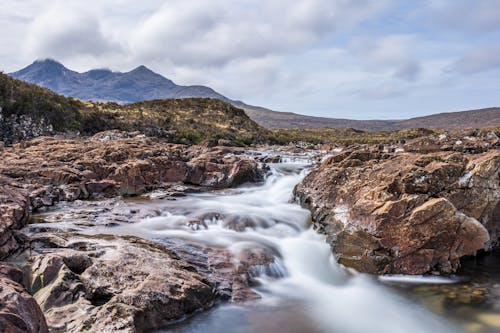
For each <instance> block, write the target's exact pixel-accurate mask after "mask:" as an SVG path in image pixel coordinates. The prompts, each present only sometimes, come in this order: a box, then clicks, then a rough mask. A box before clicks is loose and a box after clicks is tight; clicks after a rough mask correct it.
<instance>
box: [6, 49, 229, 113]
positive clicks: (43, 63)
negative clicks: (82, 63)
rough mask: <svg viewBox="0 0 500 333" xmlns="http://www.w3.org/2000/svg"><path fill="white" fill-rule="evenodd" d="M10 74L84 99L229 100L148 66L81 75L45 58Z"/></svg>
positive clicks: (63, 93) (129, 101) (132, 100)
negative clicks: (172, 79)
mask: <svg viewBox="0 0 500 333" xmlns="http://www.w3.org/2000/svg"><path fill="white" fill-rule="evenodd" d="M10 75H11V76H12V77H14V78H16V79H19V80H23V81H26V82H29V83H34V84H37V85H40V86H42V87H45V88H48V89H50V90H53V91H55V92H57V93H59V94H62V95H65V96H71V97H76V98H80V99H83V100H94V101H113V102H120V103H133V102H139V101H144V100H153V99H166V98H186V97H207V98H217V99H220V100H223V101H228V99H227V98H226V97H224V96H222V95H221V94H218V93H217V92H215V91H214V90H212V89H211V88H208V87H204V86H179V85H176V84H175V83H173V82H172V81H171V80H169V79H166V78H165V77H163V76H161V75H159V74H157V73H155V72H153V71H151V70H150V69H148V68H147V67H145V66H139V67H137V68H135V69H133V70H131V71H130V72H126V73H120V72H112V71H110V70H108V69H94V70H90V71H88V72H85V73H78V72H75V71H72V70H70V69H68V68H66V67H65V66H64V65H62V64H61V63H59V62H57V61H55V60H52V59H46V60H37V61H35V62H34V63H32V64H31V65H29V66H28V67H26V68H24V69H22V70H20V71H17V72H15V73H11V74H10Z"/></svg>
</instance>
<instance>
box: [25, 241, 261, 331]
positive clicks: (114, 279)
mask: <svg viewBox="0 0 500 333" xmlns="http://www.w3.org/2000/svg"><path fill="white" fill-rule="evenodd" d="M32 244H33V249H32V251H33V252H35V253H39V255H35V256H34V257H32V258H31V259H30V260H29V261H30V265H29V271H30V279H29V283H28V285H29V289H30V291H31V292H32V293H34V294H35V298H36V300H37V301H38V302H39V304H40V306H41V308H42V310H43V311H44V313H45V316H46V319H47V323H48V326H49V328H50V330H51V332H111V331H112V332H114V331H123V332H145V331H149V330H152V329H156V328H160V327H162V326H164V325H166V324H168V323H170V322H171V321H174V320H178V319H181V318H184V317H185V316H187V315H190V314H192V313H194V312H197V311H200V310H204V309H207V308H209V307H211V306H212V305H213V304H215V302H216V301H218V300H233V301H245V300H249V299H255V298H258V297H259V296H258V295H257V294H256V293H255V292H253V291H252V290H251V289H250V286H252V285H253V284H254V283H253V280H252V277H251V274H250V272H251V270H252V265H256V264H258V263H263V262H264V260H267V259H268V258H267V257H266V256H265V255H264V254H262V253H261V254H259V252H256V253H257V254H253V255H251V254H247V255H246V256H243V257H242V258H241V260H236V258H233V256H232V254H231V253H229V252H228V251H227V250H225V249H219V248H212V247H208V246H207V245H204V244H198V243H194V242H189V241H185V240H176V239H172V238H170V239H168V240H166V241H165V242H164V244H158V243H153V242H149V241H146V240H143V239H140V238H136V237H129V236H127V237H118V236H111V235H97V236H86V235H78V234H66V233H59V234H51V233H45V234H43V233H39V234H36V235H34V236H33V239H32ZM253 252H255V250H254V251H253ZM253 252H252V253H253ZM237 262H239V264H236V263H237Z"/></svg>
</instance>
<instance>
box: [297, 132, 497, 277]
mask: <svg viewBox="0 0 500 333" xmlns="http://www.w3.org/2000/svg"><path fill="white" fill-rule="evenodd" d="M431 142H435V141H431ZM499 169H500V152H499V151H498V150H495V149H492V150H490V151H488V152H487V153H482V154H479V155H471V154H463V153H457V152H436V153H428V154H425V155H424V154H416V153H393V154H389V153H381V152H376V151H375V150H371V149H369V148H363V147H358V148H354V149H350V150H346V151H344V152H342V153H339V154H336V155H334V156H332V157H330V158H329V159H327V160H326V161H325V162H324V163H322V164H321V165H320V166H319V167H317V168H316V169H315V170H313V171H312V172H311V173H310V174H309V175H308V176H307V177H306V178H305V179H304V180H303V181H302V183H300V184H299V185H298V186H297V187H296V189H295V192H296V194H297V196H298V197H299V198H300V201H301V202H302V204H303V205H305V206H307V207H308V208H310V209H311V211H312V213H313V220H314V225H315V226H316V227H317V228H318V229H319V230H321V231H323V232H325V233H326V234H327V240H328V242H329V243H330V245H331V247H332V251H333V252H334V254H335V255H336V257H337V259H338V261H339V262H340V263H342V264H345V265H346V266H350V267H354V268H356V269H357V270H359V271H363V272H369V273H376V274H385V273H392V274H395V273H403V274H424V273H429V272H440V273H452V272H455V271H456V270H457V268H458V267H459V265H460V261H459V259H460V257H463V256H466V255H471V254H474V253H475V251H477V250H480V249H488V248H489V247H491V246H492V245H495V244H498V241H499V239H498V235H499V233H498V231H499V228H500V221H499V220H498V210H499V208H498V205H499V202H500V190H499V183H500V182H499ZM490 236H491V239H490Z"/></svg>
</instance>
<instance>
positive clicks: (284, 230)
mask: <svg viewBox="0 0 500 333" xmlns="http://www.w3.org/2000/svg"><path fill="white" fill-rule="evenodd" d="M307 164H308V161H300V160H298V161H297V160H295V161H292V160H289V161H288V163H277V164H271V174H270V175H269V176H268V178H267V180H266V182H265V183H264V184H261V185H259V186H250V187H244V188H238V189H232V190H225V191H215V192H210V193H204V194H190V195H188V196H186V197H181V198H177V199H176V200H159V199H156V200H148V201H144V202H134V203H133V205H135V206H134V207H141V205H147V206H149V207H152V206H153V207H155V209H156V210H158V213H159V214H158V216H155V217H149V218H141V219H139V220H138V221H137V222H136V223H128V224H123V225H121V224H120V225H118V226H113V227H93V228H92V230H91V232H92V233H113V234H129V235H136V236H140V237H145V238H148V239H153V240H157V241H160V242H161V241H162V240H164V239H168V238H170V237H176V238H183V239H188V240H196V241H202V242H206V243H209V244H211V245H213V246H218V247H224V248H227V249H229V250H230V251H232V252H233V253H235V254H238V252H239V251H241V250H242V249H244V248H253V247H262V248H266V249H270V250H271V251H272V253H274V262H273V263H272V264H270V265H265V266H257V267H255V268H254V273H255V275H256V276H257V279H258V280H259V281H260V284H259V286H258V287H256V288H255V290H256V292H258V293H259V294H260V296H261V299H260V300H258V301H252V302H251V303H248V304H241V305H233V304H225V305H219V306H217V307H215V308H213V309H212V310H210V311H207V312H205V313H201V314H197V315H196V316H194V317H192V318H190V319H187V320H185V321H182V322H180V323H176V324H173V325H171V326H169V327H166V328H165V329H163V330H161V331H160V332H176V333H188V332H189V333H198V332H200V333H201V332H203V333H216V332H229V333H240V332H241V333H253V332H255V333H256V332H259V333H271V332H283V333H292V332H313V333H316V332H317V333H320V332H338V333H350V332H352V333H357V332H359V333H367V332H374V333H378V332H386V333H391V332H394V333H399V332H411V333H419V332H422V333H424V332H453V333H457V332H463V331H464V330H463V327H464V325H463V324H464V323H463V322H460V320H459V319H457V318H458V317H460V316H455V315H454V314H452V315H443V314H439V313H438V312H437V311H434V312H433V311H432V310H433V309H432V306H429V303H428V302H427V300H429V299H430V298H429V297H428V295H429V290H433V289H432V288H436V287H437V288H438V289H437V293H438V294H439V288H441V287H442V286H446V285H448V284H449V283H455V282H460V280H459V279H448V278H434V279H432V278H430V279H424V278H417V280H416V281H415V279H413V281H409V280H408V278H407V277H389V278H385V279H382V280H381V279H378V278H376V277H373V276H369V275H366V274H359V273H356V272H353V271H351V270H349V269H346V268H344V267H342V266H340V265H338V264H337V263H336V262H335V261H334V259H333V256H332V254H331V251H330V248H329V246H328V245H327V243H326V242H325V240H324V237H323V236H321V235H319V234H317V233H315V232H314V231H313V230H312V229H311V227H310V214H309V212H308V211H307V210H305V209H303V208H301V207H300V206H299V205H297V204H296V203H294V202H293V200H292V199H293V198H292V191H293V187H294V186H295V185H296V184H297V183H298V182H299V181H300V180H301V179H302V177H304V175H305V174H306V172H307ZM130 205H132V204H130ZM69 207H71V206H69ZM195 218H196V219H197V220H200V219H202V220H203V224H201V225H200V224H195V225H193V224H191V223H190V221H192V220H193V219H195ZM62 223H66V222H62ZM245 226H246V227H245ZM74 227H75V228H76V229H77V230H78V227H76V226H74ZM84 229H85V228H84ZM234 229H236V230H237V231H235V230H234ZM79 231H83V230H81V227H80V230H79ZM87 231H88V230H87ZM417 287H419V288H423V289H421V290H420V293H419V291H418V290H415V288H417ZM420 295H424V296H422V297H420ZM426 295H427V296H426ZM431 296H432V293H431ZM431 298H432V297H431ZM426 304H427V305H426ZM465 326H466V325H465ZM471 331H473V330H472V329H471ZM484 332H486V331H484ZM488 332H489V331H488ZM491 332H493V331H491Z"/></svg>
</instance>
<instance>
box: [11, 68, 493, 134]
mask: <svg viewBox="0 0 500 333" xmlns="http://www.w3.org/2000/svg"><path fill="white" fill-rule="evenodd" d="M10 75H11V76H12V77H14V78H17V79H20V80H23V81H26V82H30V83H34V84H37V85H40V86H43V87H45V88H48V89H51V90H53V91H55V92H57V93H59V94H62V95H65V96H72V97H76V98H80V99H82V100H93V101H114V102H120V103H134V102H138V101H145V100H154V99H166V98H175V99H180V98H188V97H202V98H215V99H219V100H222V101H224V102H228V103H231V104H233V105H234V106H236V107H238V108H241V109H243V110H245V112H246V113H247V114H248V116H249V117H250V118H251V119H252V120H254V121H255V122H256V123H258V124H260V125H261V126H264V127H266V128H268V129H276V128H315V127H321V128H325V127H331V128H354V129H358V130H364V131H392V130H400V129H409V128H418V127H422V128H436V127H437V128H450V129H451V128H474V127H478V128H479V127H496V126H500V108H489V109H481V110H471V111H462V112H451V113H441V114H436V115H431V116H425V117H418V118H412V119H404V120H350V119H336V118H325V117H313V116H306V115H301V114H296V113H291V112H277V111H272V110H269V109H266V108H262V107H258V106H252V105H247V104H245V103H243V102H241V101H235V100H232V99H229V98H227V97H225V96H223V95H222V94H219V93H218V92H216V91H215V90H213V89H212V88H210V87H206V86H180V85H177V84H175V83H174V82H172V81H171V80H169V79H167V78H165V77H163V76H161V75H160V74H157V73H155V72H153V71H151V70H150V69H148V68H147V67H145V66H139V67H137V68H136V69H134V70H132V71H130V72H126V73H120V72H112V71H110V70H107V69H95V70H91V71H88V72H85V73H78V72H75V71H72V70H70V69H68V68H66V67H64V65H62V64H61V63H59V62H57V61H55V60H51V59H46V60H37V61H35V62H34V63H33V64H31V65H29V66H28V67H26V68H24V69H22V70H20V71H17V72H14V73H11V74H10Z"/></svg>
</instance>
